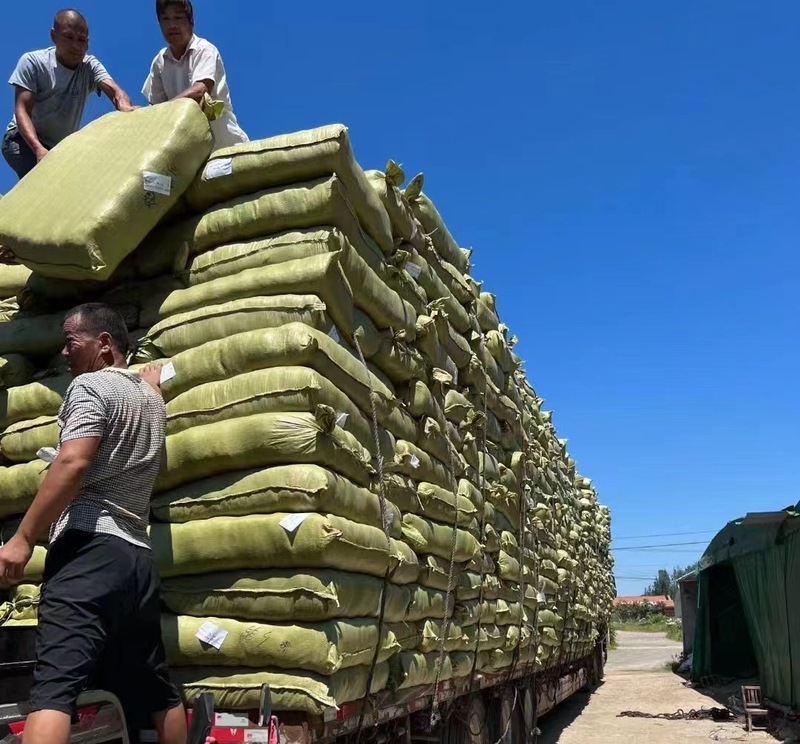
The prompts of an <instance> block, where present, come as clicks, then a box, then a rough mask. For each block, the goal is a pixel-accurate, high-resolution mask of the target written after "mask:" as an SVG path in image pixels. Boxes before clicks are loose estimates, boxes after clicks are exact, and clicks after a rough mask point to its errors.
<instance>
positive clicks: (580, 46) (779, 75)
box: [0, 0, 800, 593]
mask: <svg viewBox="0 0 800 744" xmlns="http://www.w3.org/2000/svg"><path fill="white" fill-rule="evenodd" d="M153 5H154V3H152V2H149V1H146V2H137V3H112V2H108V0H106V1H105V2H98V1H97V0H86V1H85V2H83V3H82V4H81V5H80V6H78V7H79V9H80V10H82V11H83V12H84V13H85V14H86V15H87V16H88V17H89V21H90V24H91V34H92V52H93V53H95V54H96V55H97V56H98V57H99V58H100V59H101V60H102V61H103V62H104V63H105V64H106V66H107V67H108V68H109V71H110V72H111V74H112V75H113V76H114V77H115V78H116V80H117V81H118V82H119V83H120V84H121V85H123V87H125V88H126V89H127V90H128V91H129V92H130V93H131V95H133V96H134V97H135V98H137V99H140V95H139V94H138V91H139V90H140V88H141V84H142V82H143V80H144V78H145V76H146V74H147V71H148V67H149V63H150V61H151V59H152V57H153V55H154V54H155V53H156V51H157V50H158V49H159V48H160V46H161V38H160V34H159V31H158V27H157V24H156V21H155V18H154V14H153V9H152V6H153ZM122 7H124V8H125V10H124V11H123V10H121V8H122ZM132 7H136V8H137V9H133V10H132V9H131V8H132ZM478 7H479V10H478V11H477V12H470V11H467V10H465V6H464V4H458V5H457V6H456V5H455V4H453V3H432V2H427V3H422V2H416V1H415V0H410V1H409V2H406V3H403V4H402V5H399V6H398V5H386V6H383V5H381V4H379V3H378V4H376V3H366V2H361V1H360V0H359V1H358V2H348V3H344V4H342V3H321V2H313V1H312V2H307V3H303V4H294V5H292V4H290V3H269V2H254V1H250V0H227V1H226V2H218V0H196V2H195V9H196V16H197V31H198V33H200V34H201V35H204V36H207V37H208V38H210V39H211V40H212V41H214V43H216V44H217V46H219V48H220V49H221V51H222V54H223V57H224V59H225V62H226V65H227V68H228V75H229V83H230V87H231V90H232V94H233V101H234V106H235V109H236V111H237V114H238V116H239V119H240V122H241V123H242V125H243V127H244V128H245V130H246V131H247V132H248V134H250V136H251V137H253V138H256V137H262V136H269V135H272V134H277V133H282V132H288V131H293V130H297V129H303V128H308V127H312V126H316V125H320V124H325V123H331V122H335V121H341V122H344V123H346V124H347V125H349V127H350V128H351V135H352V139H353V142H354V146H355V150H356V154H357V156H358V158H359V160H360V161H361V163H362V165H363V166H364V167H366V168H379V167H382V166H383V164H384V163H385V162H386V160H387V159H388V158H394V159H396V160H398V161H400V162H402V163H403V164H404V165H405V167H406V169H407V172H408V174H409V176H412V175H414V174H415V173H417V172H419V171H424V172H425V174H426V179H427V180H426V183H427V191H428V193H429V194H430V195H431V196H432V197H433V198H434V200H435V201H436V203H437V205H438V206H439V208H440V210H441V212H442V213H443V215H444V216H445V219H446V221H447V223H448V225H449V227H450V229H451V231H452V232H453V234H454V235H455V236H456V238H457V239H458V240H459V241H460V242H461V243H462V244H463V245H470V246H473V247H474V248H475V257H474V258H475V264H476V266H475V270H474V274H475V276H476V277H478V278H480V279H483V280H485V282H486V288H487V289H488V290H490V291H493V292H495V293H496V294H497V295H498V306H499V309H500V312H501V315H502V317H503V319H504V320H505V322H506V323H507V324H508V325H509V326H510V327H511V329H512V331H513V332H514V333H516V334H517V335H518V336H519V337H520V344H519V346H518V351H519V352H520V353H521V355H522V356H523V357H524V358H525V359H526V360H527V369H528V372H529V375H530V377H531V379H532V381H533V383H534V385H535V386H536V388H537V390H538V391H539V392H540V394H541V395H542V396H543V397H545V398H546V399H547V407H548V408H552V409H553V410H554V411H555V419H554V420H555V423H556V425H557V427H558V430H559V434H560V435H561V436H563V437H567V438H568V439H569V440H570V450H571V452H572V454H573V456H575V457H576V459H577V460H578V463H579V466H580V468H581V470H582V471H583V472H584V473H585V474H586V475H588V476H590V477H592V478H594V480H595V483H596V485H597V487H598V489H599V491H600V494H601V497H602V499H603V500H604V501H605V502H606V503H608V504H609V505H610V506H611V508H612V510H613V519H614V532H615V535H617V536H618V537H619V538H620V540H619V542H618V543H617V544H618V545H619V547H623V546H626V547H627V546H636V545H652V544H663V543H674V542H692V541H699V542H704V541H706V540H708V539H710V538H711V537H712V536H713V533H714V532H715V531H716V530H717V529H719V528H721V527H722V526H723V524H724V523H725V522H726V521H727V520H729V519H731V518H734V517H737V516H739V515H741V514H742V513H744V512H747V511H767V510H772V509H778V508H782V507H784V506H786V505H787V504H789V503H792V502H796V501H797V500H798V498H800V494H798V490H797V488H796V483H797V464H796V463H797V449H798V414H800V394H799V393H798V386H797V383H796V379H797V366H798V361H800V359H799V355H798V351H797V328H798V302H797V295H798V280H797V277H798V269H799V268H800V265H799V264H800V259H798V249H797V244H798V240H799V239H800V210H798V208H797V205H798V200H799V199H800V136H798V120H799V119H800V116H799V115H800V77H799V76H798V74H797V70H798V69H800V31H798V29H800V6H799V5H798V4H797V3H795V2H790V1H789V0H782V1H779V0H772V1H770V0H767V1H766V2H761V3H758V4H757V5H754V4H753V3H751V2H745V1H744V0H706V2H703V3H697V2H688V1H686V0H679V1H676V2H672V3H645V2H641V0H626V1H623V0H608V1H607V2H603V3H598V2H589V0H573V2H570V3H556V2H548V3H542V2H537V3H526V4H523V3H502V2H501V3H496V4H493V5H490V6H487V5H485V4H483V5H480V6H478ZM56 9H57V8H56V6H55V5H51V4H50V3H48V2H41V1H37V2H35V3H28V4H27V5H26V6H25V12H24V13H17V14H16V15H15V20H14V24H13V29H9V32H8V33H7V34H6V41H5V43H4V44H3V45H2V48H0V71H5V72H4V73H3V74H10V72H11V70H12V68H13V66H14V64H15V62H16V59H17V57H18V56H19V55H20V54H21V53H22V52H24V51H26V50H29V49H33V48H39V47H42V46H46V45H47V44H48V43H49V42H48V31H49V28H50V20H51V17H52V14H53V11H55V10H56ZM5 100H6V109H7V116H9V117H10V115H11V108H12V93H11V90H10V89H9V90H8V91H7V93H6V99H5ZM140 102H141V101H140ZM106 110H107V103H106V102H105V101H102V102H100V101H94V102H93V103H92V104H91V106H90V108H89V111H88V114H89V115H90V116H96V115H99V114H100V113H102V112H104V111H106ZM12 183H13V182H12V179H11V172H10V170H8V169H7V168H6V167H5V164H1V163H0V192H5V191H7V190H8V188H10V186H11V184H12ZM677 532H698V533H700V534H697V535H687V536H680V537H674V538H669V537H665V538H654V539H647V540H641V541H637V540H629V539H622V538H628V537H631V536H638V535H650V534H655V535H662V534H667V533H677ZM702 549H703V545H697V546H684V545H681V546H676V547H674V548H659V549H656V550H651V551H646V550H642V551H639V550H628V551H620V552H619V553H618V554H617V557H618V574H619V576H621V577H631V578H630V579H621V580H620V581H619V587H620V592H621V593H639V592H641V590H642V589H643V587H644V585H645V584H646V583H648V582H647V581H646V580H641V579H640V578H638V577H642V578H646V577H650V576H651V575H652V574H654V573H655V571H656V569H657V568H658V567H659V566H666V567H670V568H671V567H672V566H673V565H677V564H681V565H683V564H686V563H689V562H691V561H692V560H694V559H695V558H696V557H697V556H698V555H699V553H700V552H702Z"/></svg>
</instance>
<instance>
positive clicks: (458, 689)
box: [0, 629, 606, 744]
mask: <svg viewBox="0 0 800 744" xmlns="http://www.w3.org/2000/svg"><path fill="white" fill-rule="evenodd" d="M9 630H12V631H13V630H15V629H5V630H3V629H0V652H2V651H3V649H4V648H5V649H6V651H7V650H8V648H9V644H10V643H13V642H12V641H10V640H9V639H10V638H12V637H13V636H14V635H17V636H19V638H18V640H22V639H23V638H24V636H25V635H26V634H25V633H20V632H19V631H20V630H30V629H16V630H17V632H16V633H12V634H11V636H9V635H8V631H9ZM27 635H28V636H29V638H28V640H27V641H25V642H23V643H22V644H20V643H17V644H14V645H15V646H16V648H15V649H14V651H15V652H16V653H15V654H12V655H11V660H10V661H4V660H3V656H0V680H5V682H6V694H8V691H9V689H11V688H10V687H9V684H10V685H12V686H13V685H14V684H15V683H14V679H15V677H16V678H17V679H19V685H20V687H19V693H20V696H26V695H27V691H26V687H27V683H26V682H25V681H23V675H27V676H29V675H30V673H31V672H32V668H33V662H32V661H31V659H30V658H28V659H27V660H24V659H23V660H21V659H20V658H19V657H20V656H25V655H27V656H29V657H30V640H29V639H30V637H32V634H31V633H28V634H27ZM3 638H5V646H4V644H3V640H2V639H3ZM26 644H27V646H28V651H27V653H26V652H25V650H24V649H25V646H26ZM605 648H606V641H605V638H602V637H601V639H600V640H599V641H598V642H597V645H596V647H595V649H594V651H593V652H592V653H591V654H589V655H588V656H585V657H583V658H581V659H576V660H572V661H565V662H563V663H561V664H560V665H559V666H557V667H554V668H550V669H547V670H543V671H538V672H534V671H533V668H532V667H531V665H520V666H519V667H517V668H513V667H512V668H511V669H510V670H507V671H504V672H498V673H495V674H483V673H477V674H475V676H474V677H466V678H464V679H458V680H451V681H447V682H442V683H441V684H440V685H439V686H438V687H436V686H434V685H429V686H425V687H418V688H414V689H411V690H402V691H398V692H389V691H386V692H382V693H378V694H376V695H373V696H370V697H368V698H365V699H363V700H361V701H358V702H354V703H348V704H345V705H342V706H341V707H339V708H338V709H337V708H331V709H329V710H328V711H326V712H325V714H324V715H322V716H318V717H309V716H306V715H303V714H289V713H286V714H283V713H281V714H280V715H278V716H274V715H273V713H272V709H271V699H270V693H269V689H268V688H264V689H263V690H262V695H261V706H260V709H259V710H257V711H251V712H250V713H249V714H243V713H240V714H227V713H224V712H223V713H219V712H217V711H215V710H214V704H213V698H212V697H211V695H201V696H200V697H198V698H197V700H196V701H195V704H194V706H193V708H192V710H191V711H190V712H189V724H190V735H189V739H188V744H203V742H204V741H205V738H206V737H207V736H209V735H211V736H213V737H214V738H216V740H217V742H218V743H219V744H239V743H240V742H264V743H265V744H277V743H278V742H280V743H281V744H331V743H333V742H344V741H349V742H359V741H362V739H363V741H365V742H366V741H370V742H380V741H386V742H388V741H396V742H397V744H411V742H412V741H419V742H422V741H428V742H452V743H453V744H461V743H462V742H463V743H464V744H472V743H473V742H484V741H485V742H487V744H493V743H494V742H495V741H498V739H497V736H496V735H494V734H493V736H494V738H492V739H491V741H490V740H489V739H481V738H475V736H471V735H470V734H469V732H464V731H463V726H462V730H461V733H459V732H458V731H456V729H457V728H458V726H457V724H456V722H458V721H463V718H464V715H465V714H466V715H467V716H468V717H472V716H473V712H472V707H471V706H473V707H475V710H477V711H478V713H477V716H478V719H479V720H480V717H481V716H482V717H483V722H482V724H480V725H481V726H482V727H483V728H486V727H487V726H488V728H489V729H490V730H493V731H494V732H495V734H496V733H497V731H499V736H500V738H499V741H500V742H502V744H524V742H533V741H535V731H536V721H537V719H538V717H539V716H542V715H544V714H546V713H548V712H549V711H551V710H552V709H553V708H555V707H556V706H557V705H558V704H559V703H561V702H563V701H564V700H566V699H567V698H568V697H570V696H571V695H573V694H574V693H575V692H577V691H579V690H581V689H585V688H589V689H591V688H592V687H593V686H594V685H596V684H597V683H598V682H599V681H600V679H601V678H602V674H603V664H604V660H605ZM8 658H9V657H8V656H6V659H8ZM0 691H2V690H1V689H0ZM0 700H2V698H0ZM434 705H435V706H436V708H437V710H439V711H441V713H442V715H441V718H440V722H439V723H438V725H435V726H434V727H433V728H431V726H430V722H431V711H432V709H433V707H434ZM79 709H80V713H79V716H78V722H77V723H76V725H75V726H74V727H73V735H72V738H71V744H106V743H108V744H112V743H113V744H129V741H130V740H129V738H128V736H127V733H126V726H125V716H124V713H123V712H122V708H121V706H120V704H119V701H118V700H117V699H116V698H114V696H113V695H110V694H108V693H104V692H100V691H98V692H89V693H86V694H85V695H83V696H82V698H81V700H80V703H79ZM481 711H483V713H481ZM27 713H28V711H27V706H26V705H25V704H24V703H9V704H4V705H0V744H15V743H16V742H18V741H20V738H19V737H20V736H21V733H22V730H23V729H24V722H25V718H26V716H27ZM514 716H517V717H518V718H517V719H516V723H517V728H515V727H514V726H513V725H512V719H513V718H514ZM520 716H521V718H520ZM474 733H475V732H473V734H474ZM520 735H522V736H523V739H519V736H520ZM141 740H142V741H143V742H156V741H157V739H156V738H155V732H152V731H150V732H148V731H145V732H142V735H141Z"/></svg>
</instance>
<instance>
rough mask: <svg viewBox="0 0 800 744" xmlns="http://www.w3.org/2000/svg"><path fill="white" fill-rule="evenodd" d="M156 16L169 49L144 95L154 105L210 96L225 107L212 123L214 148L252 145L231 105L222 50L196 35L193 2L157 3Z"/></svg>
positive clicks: (158, 61) (156, 61) (159, 59)
mask: <svg viewBox="0 0 800 744" xmlns="http://www.w3.org/2000/svg"><path fill="white" fill-rule="evenodd" d="M156 13H157V15H158V22H159V24H160V26H161V33H162V34H164V39H165V40H166V42H167V46H166V47H165V48H164V49H162V50H161V51H160V52H159V53H158V54H157V55H156V58H155V59H154V60H153V64H152V66H151V67H150V75H149V76H148V77H147V80H146V81H145V84H144V88H142V93H143V94H144V96H145V98H147V100H148V101H149V102H150V103H151V104H153V103H164V101H171V100H173V99H174V98H191V99H193V100H195V101H197V102H198V103H200V102H201V101H202V100H203V96H204V95H205V94H206V93H208V94H209V96H211V98H213V99H214V100H216V101H222V103H223V104H224V106H225V108H224V110H223V113H222V116H220V117H219V118H218V119H217V120H216V121H213V122H211V133H212V134H213V136H214V149H215V150H218V149H219V148H221V147H230V146H231V145H238V144H240V143H242V142H248V141H249V138H248V136H247V135H246V134H245V133H244V132H243V131H242V128H241V127H240V126H239V122H238V121H236V116H235V115H234V113H233V107H232V105H231V94H230V91H229V90H228V81H227V78H226V75H225V65H224V64H223V63H222V57H221V56H220V54H219V50H218V49H217V48H216V47H215V46H214V45H213V44H212V43H211V42H209V41H207V40H206V39H203V38H201V37H199V36H197V35H196V34H195V33H194V9H193V8H192V3H191V2H190V0H156Z"/></svg>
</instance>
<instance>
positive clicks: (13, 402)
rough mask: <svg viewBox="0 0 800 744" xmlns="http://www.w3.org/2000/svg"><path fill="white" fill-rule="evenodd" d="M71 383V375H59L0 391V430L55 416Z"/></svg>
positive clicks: (0, 372) (0, 370)
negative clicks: (20, 423)
mask: <svg viewBox="0 0 800 744" xmlns="http://www.w3.org/2000/svg"><path fill="white" fill-rule="evenodd" d="M0 365H2V360H0ZM1 376H2V368H1V367H0V379H2V377H1ZM71 382H72V375H61V376H59V377H48V378H45V379H44V380H41V381H39V382H31V383H25V384H23V385H19V386H14V387H10V388H9V389H0V429H4V428H5V427H7V426H9V425H11V424H16V423H17V422H18V421H25V420H26V419H34V418H39V417H40V416H55V415H56V414H57V413H58V409H59V408H60V407H61V402H62V400H63V398H64V393H66V392H67V388H68V387H69V385H70V383H71Z"/></svg>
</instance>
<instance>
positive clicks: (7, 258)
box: [0, 245, 17, 264]
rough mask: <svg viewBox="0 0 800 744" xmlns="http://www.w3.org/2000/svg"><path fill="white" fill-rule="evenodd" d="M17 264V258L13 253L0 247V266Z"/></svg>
mask: <svg viewBox="0 0 800 744" xmlns="http://www.w3.org/2000/svg"><path fill="white" fill-rule="evenodd" d="M15 263H17V257H16V256H15V255H14V251H12V250H11V249H10V248H5V247H3V246H2V245H0V264H15Z"/></svg>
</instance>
